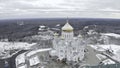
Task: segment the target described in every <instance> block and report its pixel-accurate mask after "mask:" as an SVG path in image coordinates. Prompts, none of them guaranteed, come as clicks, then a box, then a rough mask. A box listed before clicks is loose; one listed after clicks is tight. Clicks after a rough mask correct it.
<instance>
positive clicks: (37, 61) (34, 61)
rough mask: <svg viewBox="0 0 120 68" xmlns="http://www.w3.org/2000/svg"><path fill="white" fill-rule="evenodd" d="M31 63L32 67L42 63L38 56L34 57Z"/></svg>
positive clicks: (30, 60)
mask: <svg viewBox="0 0 120 68" xmlns="http://www.w3.org/2000/svg"><path fill="white" fill-rule="evenodd" d="M29 62H30V66H33V65H37V64H39V63H40V60H39V58H38V57H37V56H35V57H32V58H30V59H29Z"/></svg>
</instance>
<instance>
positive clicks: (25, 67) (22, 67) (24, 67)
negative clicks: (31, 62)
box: [18, 65, 27, 68]
mask: <svg viewBox="0 0 120 68" xmlns="http://www.w3.org/2000/svg"><path fill="white" fill-rule="evenodd" d="M18 68H27V66H26V65H23V66H20V67H18Z"/></svg>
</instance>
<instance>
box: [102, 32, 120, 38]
mask: <svg viewBox="0 0 120 68" xmlns="http://www.w3.org/2000/svg"><path fill="white" fill-rule="evenodd" d="M102 35H105V36H111V37H115V38H120V34H115V33H102Z"/></svg>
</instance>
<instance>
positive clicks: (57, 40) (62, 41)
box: [51, 21, 85, 62]
mask: <svg viewBox="0 0 120 68" xmlns="http://www.w3.org/2000/svg"><path fill="white" fill-rule="evenodd" d="M73 30H74V28H73V27H72V26H71V25H70V24H69V22H68V21H67V23H66V24H65V25H64V26H63V27H62V34H61V36H58V34H55V37H54V40H53V51H54V52H53V53H54V54H52V53H51V54H52V56H57V57H58V60H63V59H66V60H67V61H76V62H78V61H81V60H83V58H84V54H85V53H84V50H85V45H84V42H83V41H82V39H81V38H80V37H74V32H73Z"/></svg>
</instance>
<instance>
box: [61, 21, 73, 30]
mask: <svg viewBox="0 0 120 68" xmlns="http://www.w3.org/2000/svg"><path fill="white" fill-rule="evenodd" d="M62 30H63V31H73V27H72V26H71V25H70V24H69V23H68V22H67V23H66V24H65V25H64V26H63V27H62Z"/></svg>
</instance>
